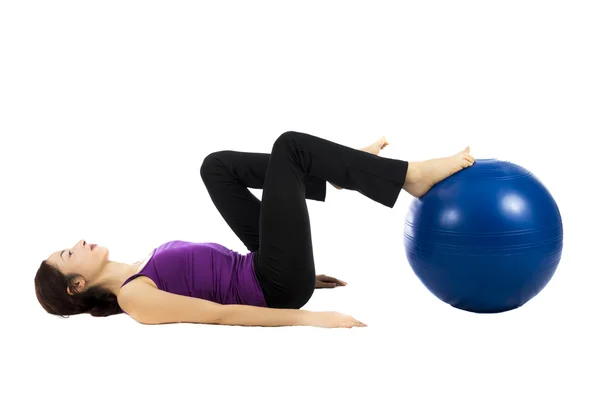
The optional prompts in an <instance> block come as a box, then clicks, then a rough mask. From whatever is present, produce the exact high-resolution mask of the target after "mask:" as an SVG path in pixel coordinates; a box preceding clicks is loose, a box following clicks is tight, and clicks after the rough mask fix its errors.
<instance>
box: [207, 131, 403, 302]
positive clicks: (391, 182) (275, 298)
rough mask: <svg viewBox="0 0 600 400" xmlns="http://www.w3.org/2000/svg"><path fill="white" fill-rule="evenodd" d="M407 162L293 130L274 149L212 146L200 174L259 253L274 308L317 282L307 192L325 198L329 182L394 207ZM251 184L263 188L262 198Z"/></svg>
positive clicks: (261, 278)
mask: <svg viewBox="0 0 600 400" xmlns="http://www.w3.org/2000/svg"><path fill="white" fill-rule="evenodd" d="M407 169H408V162H407V161H403V160H397V159H392V158H385V157H381V156H379V155H374V154H370V153H367V152H364V151H361V150H357V149H353V148H351V147H347V146H344V145H341V144H338V143H335V142H332V141H329V140H326V139H323V138H320V137H317V136H313V135H310V134H307V133H302V132H295V131H288V132H285V133H283V134H281V135H280V136H279V137H278V138H277V139H276V140H275V142H274V144H273V148H272V151H271V153H270V154H269V153H249V152H239V151H232V150H222V151H217V152H214V153H211V154H209V155H208V156H206V158H205V159H204V161H203V163H202V166H201V168H200V175H201V177H202V180H203V182H204V184H205V186H206V188H207V190H208V193H209V195H210V198H211V199H212V201H213V203H214V204H215V206H216V207H217V209H218V211H219V213H220V214H221V216H222V217H223V218H224V219H225V221H226V222H227V224H228V225H229V227H230V228H231V229H232V230H233V232H235V234H236V235H237V236H238V237H239V238H240V240H241V241H242V242H243V243H244V245H245V246H246V248H247V249H248V250H249V251H251V252H254V253H255V254H254V268H255V273H256V277H257V280H258V282H259V284H260V286H261V288H262V290H263V294H264V296H265V300H266V303H267V305H268V307H272V308H295V309H299V308H301V307H302V306H304V305H305V304H306V303H307V302H308V300H309V299H310V297H311V296H312V294H313V291H314V289H315V265H314V260H313V248H312V238H311V230H310V220H309V215H308V209H307V205H306V199H310V200H315V201H325V193H326V184H327V182H331V183H333V184H335V185H337V186H340V187H342V188H344V189H347V190H355V191H358V192H359V193H361V194H363V195H364V196H366V197H368V198H370V199H372V200H374V201H376V202H378V203H380V204H382V205H384V206H387V207H389V208H392V207H394V204H395V203H396V200H397V198H398V195H399V193H400V190H401V189H402V186H403V185H404V180H405V178H406V172H407ZM248 188H257V189H262V201H260V200H258V199H257V198H256V196H254V195H253V194H252V193H251V192H250V191H249V190H248Z"/></svg>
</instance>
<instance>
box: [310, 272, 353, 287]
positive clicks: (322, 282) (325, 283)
mask: <svg viewBox="0 0 600 400" xmlns="http://www.w3.org/2000/svg"><path fill="white" fill-rule="evenodd" d="M346 285H347V283H346V282H344V281H341V280H339V279H336V278H333V277H331V276H327V275H317V281H316V283H315V288H317V289H322V288H334V287H336V286H346Z"/></svg>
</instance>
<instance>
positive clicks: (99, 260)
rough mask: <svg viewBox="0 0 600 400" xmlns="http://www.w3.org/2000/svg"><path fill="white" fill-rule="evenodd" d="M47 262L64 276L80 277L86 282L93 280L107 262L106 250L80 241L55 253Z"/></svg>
mask: <svg viewBox="0 0 600 400" xmlns="http://www.w3.org/2000/svg"><path fill="white" fill-rule="evenodd" d="M48 262H49V263H50V264H53V265H54V266H56V267H57V268H58V269H59V270H60V272H62V273H63V274H65V275H69V274H77V275H81V276H82V277H83V278H84V279H85V280H86V281H90V280H93V279H95V278H96V277H97V276H98V274H99V273H100V271H101V270H102V268H103V267H104V265H105V264H106V263H107V262H108V249H107V248H105V247H101V246H97V245H95V244H89V243H87V242H86V241H85V240H80V241H79V242H77V243H76V244H75V246H73V247H71V248H66V249H61V250H58V251H55V252H54V253H52V254H51V255H50V256H49V257H48Z"/></svg>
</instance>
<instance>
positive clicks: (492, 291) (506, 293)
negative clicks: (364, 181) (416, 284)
mask: <svg viewBox="0 0 600 400" xmlns="http://www.w3.org/2000/svg"><path fill="white" fill-rule="evenodd" d="M562 245H563V225H562V219H561V215H560V212H559V209H558V207H557V205H556V202H555V201H554V199H553V197H552V195H551V194H550V192H549V191H548V190H547V188H546V187H545V186H544V185H543V184H542V182H541V181H540V180H539V179H538V178H536V177H535V175H533V174H532V173H531V172H529V171H528V170H526V169H525V168H523V167H521V166H518V165H515V164H513V163H510V162H507V161H499V160H496V159H485V160H478V161H476V162H475V164H473V165H472V166H471V167H469V168H466V169H463V170H462V171H460V172H458V173H456V174H454V175H452V176H450V177H449V178H447V179H445V180H443V181H441V182H440V183H438V184H436V185H435V186H434V187H433V188H432V189H431V190H430V191H429V192H427V193H426V194H425V195H424V196H422V197H421V198H418V199H414V200H413V202H412V203H411V205H410V207H409V210H408V212H407V215H406V218H405V224H404V247H405V251H406V256H407V259H408V262H409V264H410V266H411V267H412V269H413V271H414V272H415V274H416V275H417V277H418V278H419V279H420V281H421V282H422V283H423V284H424V285H425V287H426V288H427V289H429V291H430V292H431V293H433V294H434V295H435V296H436V297H437V298H439V299H440V300H442V301H444V302H446V303H448V304H450V305H451V306H453V307H456V308H459V309H462V310H466V311H471V312H477V313H497V312H504V311H508V310H512V309H515V308H517V307H520V306H522V305H523V304H525V303H526V302H528V301H529V300H531V299H532V298H533V297H534V296H536V295H537V294H538V293H539V292H540V291H541V290H542V289H543V288H544V287H545V286H546V285H547V284H548V282H549V281H550V279H551V278H552V276H553V275H554V273H555V271H556V268H557V267H558V263H559V262H560V258H561V255H562Z"/></svg>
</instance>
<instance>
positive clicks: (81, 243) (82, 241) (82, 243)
mask: <svg viewBox="0 0 600 400" xmlns="http://www.w3.org/2000/svg"><path fill="white" fill-rule="evenodd" d="M85 245H86V242H85V240H83V239H81V240H80V241H79V242H77V244H76V245H75V247H77V246H82V247H85Z"/></svg>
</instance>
